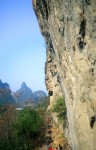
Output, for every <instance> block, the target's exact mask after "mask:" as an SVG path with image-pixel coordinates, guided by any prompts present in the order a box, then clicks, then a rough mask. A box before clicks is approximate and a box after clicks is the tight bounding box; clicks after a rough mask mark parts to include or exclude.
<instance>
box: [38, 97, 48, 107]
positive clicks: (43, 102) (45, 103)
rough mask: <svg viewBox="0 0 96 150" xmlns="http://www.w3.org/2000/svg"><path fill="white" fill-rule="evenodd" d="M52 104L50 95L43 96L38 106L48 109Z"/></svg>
mask: <svg viewBox="0 0 96 150" xmlns="http://www.w3.org/2000/svg"><path fill="white" fill-rule="evenodd" d="M49 105H50V97H49V96H47V97H44V98H41V99H40V100H39V102H38V104H37V106H36V108H39V109H42V108H43V109H45V110H46V109H47V107H48V106H49Z"/></svg>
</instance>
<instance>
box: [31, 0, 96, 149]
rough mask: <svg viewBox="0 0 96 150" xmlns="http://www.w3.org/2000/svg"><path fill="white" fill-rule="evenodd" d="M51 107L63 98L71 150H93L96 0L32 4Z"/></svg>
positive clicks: (95, 127)
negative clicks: (43, 48) (43, 50)
mask: <svg viewBox="0 0 96 150" xmlns="http://www.w3.org/2000/svg"><path fill="white" fill-rule="evenodd" d="M33 6H34V9H35V12H36V15H37V18H38V22H39V25H40V29H41V33H42V35H43V36H44V39H45V42H46V47H47V48H46V49H47V60H46V65H45V71H46V72H45V73H46V86H47V89H48V91H49V94H50V96H51V104H52V101H54V98H55V97H56V96H58V95H59V94H60V93H63V94H64V95H65V101H66V107H67V117H68V122H69V128H70V135H71V140H72V147H73V149H74V150H96V142H95V141H96V0H33Z"/></svg>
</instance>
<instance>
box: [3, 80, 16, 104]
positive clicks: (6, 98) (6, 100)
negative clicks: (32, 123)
mask: <svg viewBox="0 0 96 150" xmlns="http://www.w3.org/2000/svg"><path fill="white" fill-rule="evenodd" d="M5 104H15V99H14V98H13V96H12V94H11V90H10V86H9V84H8V83H3V82H2V81H1V80H0V105H5Z"/></svg>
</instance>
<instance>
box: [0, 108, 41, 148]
mask: <svg viewBox="0 0 96 150" xmlns="http://www.w3.org/2000/svg"><path fill="white" fill-rule="evenodd" d="M3 109H4V110H3ZM17 112H18V113H17ZM42 127H43V120H42V117H41V116H40V115H39V114H38V112H37V111H35V110H32V109H24V110H21V111H16V110H15V108H13V107H9V106H8V108H2V110H1V114H0V150H32V149H33V148H35V147H36V141H37V140H38V138H39V137H40V134H41V132H42Z"/></svg>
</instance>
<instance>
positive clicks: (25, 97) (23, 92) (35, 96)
mask: <svg viewBox="0 0 96 150" xmlns="http://www.w3.org/2000/svg"><path fill="white" fill-rule="evenodd" d="M43 97H46V93H45V92H43V91H36V92H32V90H31V89H30V88H29V87H27V85H26V83H25V82H23V83H22V84H21V88H20V89H18V90H17V91H16V92H15V93H14V98H15V100H16V102H17V103H22V104H27V105H28V104H29V105H31V104H35V103H37V102H38V101H39V100H40V99H41V98H43Z"/></svg>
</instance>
